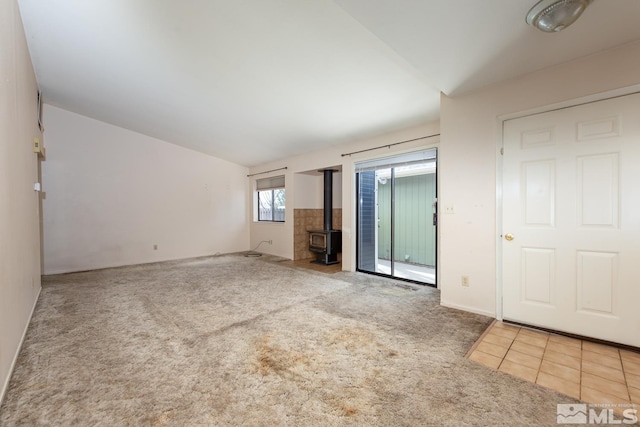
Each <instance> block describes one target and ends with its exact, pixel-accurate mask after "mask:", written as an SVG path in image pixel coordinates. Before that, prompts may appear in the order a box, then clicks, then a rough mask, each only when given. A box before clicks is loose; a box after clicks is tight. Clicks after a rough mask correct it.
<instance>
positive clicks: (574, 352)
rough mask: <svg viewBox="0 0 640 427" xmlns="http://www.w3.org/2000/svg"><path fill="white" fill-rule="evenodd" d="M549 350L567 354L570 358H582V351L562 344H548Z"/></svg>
mask: <svg viewBox="0 0 640 427" xmlns="http://www.w3.org/2000/svg"><path fill="white" fill-rule="evenodd" d="M547 350H551V351H555V352H558V353H562V354H566V355H568V356H572V357H577V358H580V356H581V354H582V350H581V349H580V348H578V347H574V346H571V345H566V344H562V343H559V342H553V341H551V342H548V343H547Z"/></svg>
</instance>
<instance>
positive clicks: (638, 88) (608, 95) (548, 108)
mask: <svg viewBox="0 0 640 427" xmlns="http://www.w3.org/2000/svg"><path fill="white" fill-rule="evenodd" d="M636 93H640V84H637V85H632V86H627V87H624V88H619V89H614V90H610V91H606V92H600V93H596V94H593V95H588V96H583V97H580V98H575V99H570V100H568V101H562V102H558V103H553V104H547V105H544V106H541V107H536V108H531V109H528V110H522V111H519V112H515V113H509V114H502V115H499V116H498V117H497V118H496V126H497V137H496V150H495V151H496V237H495V238H496V240H495V242H496V319H497V320H502V319H503V317H502V313H503V299H502V295H503V289H504V288H503V287H504V282H503V277H502V268H503V262H502V257H503V253H502V234H503V216H502V210H503V197H502V188H503V186H504V179H503V173H502V172H503V169H504V163H503V156H502V148H503V147H504V123H505V122H506V121H507V120H512V119H518V118H521V117H526V116H531V115H534V114H540V113H548V112H552V111H556V110H563V109H566V108H572V107H577V106H578V105H584V104H592V103H594V102H598V101H604V100H606V99H612V98H618V97H621V96H626V95H633V94H636Z"/></svg>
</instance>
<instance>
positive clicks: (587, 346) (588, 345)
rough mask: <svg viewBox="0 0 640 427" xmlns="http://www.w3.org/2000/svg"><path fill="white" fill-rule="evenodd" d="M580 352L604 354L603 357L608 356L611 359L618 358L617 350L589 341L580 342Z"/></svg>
mask: <svg viewBox="0 0 640 427" xmlns="http://www.w3.org/2000/svg"><path fill="white" fill-rule="evenodd" d="M582 350H587V351H593V352H594V353H600V354H604V355H605V356H609V357H613V358H616V357H619V356H618V354H619V353H618V349H617V348H615V347H610V346H608V345H603V344H597V343H594V342H590V341H583V342H582Z"/></svg>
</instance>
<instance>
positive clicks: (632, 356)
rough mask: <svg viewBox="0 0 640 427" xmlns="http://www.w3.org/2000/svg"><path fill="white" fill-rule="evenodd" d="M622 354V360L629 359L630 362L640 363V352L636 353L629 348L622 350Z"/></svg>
mask: <svg viewBox="0 0 640 427" xmlns="http://www.w3.org/2000/svg"><path fill="white" fill-rule="evenodd" d="M620 356H622V360H628V361H629V362H633V363H640V353H635V352H633V351H628V350H620Z"/></svg>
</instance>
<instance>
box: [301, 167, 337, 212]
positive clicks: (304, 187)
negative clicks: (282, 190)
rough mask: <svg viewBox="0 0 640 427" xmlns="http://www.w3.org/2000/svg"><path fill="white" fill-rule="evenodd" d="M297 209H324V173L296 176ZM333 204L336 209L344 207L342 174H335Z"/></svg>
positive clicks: (333, 179)
mask: <svg viewBox="0 0 640 427" xmlns="http://www.w3.org/2000/svg"><path fill="white" fill-rule="evenodd" d="M295 180H296V182H295V190H296V193H295V196H294V200H295V202H296V205H295V206H294V208H295V209H322V208H323V207H324V176H323V175H322V173H317V174H306V173H297V174H296V175H295ZM332 184H333V187H332V188H333V191H332V196H333V197H332V198H331V204H332V207H333V208H334V209H339V208H341V207H342V172H334V173H333V178H332Z"/></svg>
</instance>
